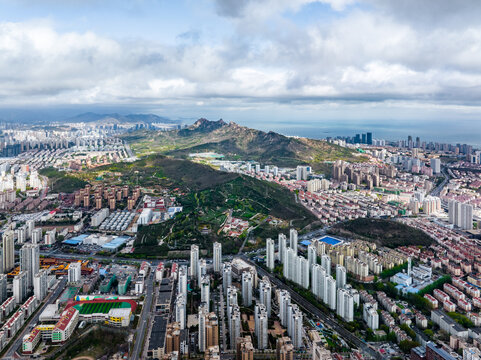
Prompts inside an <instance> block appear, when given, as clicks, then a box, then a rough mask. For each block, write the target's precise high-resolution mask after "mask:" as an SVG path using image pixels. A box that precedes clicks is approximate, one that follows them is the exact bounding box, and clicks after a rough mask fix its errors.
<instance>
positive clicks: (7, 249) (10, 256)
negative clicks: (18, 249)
mask: <svg viewBox="0 0 481 360" xmlns="http://www.w3.org/2000/svg"><path fill="white" fill-rule="evenodd" d="M2 246H3V256H2V262H3V272H4V273H7V272H9V271H10V270H12V269H13V266H14V265H15V247H14V239H13V231H11V230H8V231H5V232H4V233H3V235H2Z"/></svg>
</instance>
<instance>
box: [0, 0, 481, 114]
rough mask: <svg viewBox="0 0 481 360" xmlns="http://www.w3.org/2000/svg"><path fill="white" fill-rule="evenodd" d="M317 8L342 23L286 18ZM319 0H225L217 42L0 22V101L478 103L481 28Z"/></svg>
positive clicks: (195, 33)
mask: <svg viewBox="0 0 481 360" xmlns="http://www.w3.org/2000/svg"><path fill="white" fill-rule="evenodd" d="M316 1H317V2H322V3H324V4H328V5H329V6H331V7H332V9H333V10H334V11H338V12H339V13H340V14H341V16H339V17H334V18H332V19H331V20H330V21H328V22H320V21H319V22H310V23H309V24H302V23H299V22H297V23H296V22H294V21H291V20H289V18H288V17H285V16H283V13H284V12H285V11H293V12H296V11H300V10H302V8H303V6H305V5H306V4H308V3H311V2H316ZM316 1H314V0H259V1H254V0H243V1H229V0H222V1H221V0H218V1H216V2H215V5H216V8H215V9H216V11H217V13H218V14H220V15H221V16H222V17H224V19H226V18H227V19H228V20H227V21H228V24H229V25H228V26H231V28H230V29H229V30H231V31H229V32H226V33H228V34H229V35H225V36H224V37H222V38H221V41H218V42H216V43H212V42H209V41H208V39H206V38H203V35H202V34H203V32H202V31H200V30H197V29H192V28H190V29H186V31H185V32H183V33H181V34H179V35H178V36H177V39H176V40H177V44H163V43H161V42H152V41H147V40H142V39H136V40H135V41H132V40H123V39H112V38H109V37H108V36H102V35H99V34H97V33H94V32H75V31H70V32H69V31H59V30H58V29H56V28H55V26H53V25H52V24H51V23H48V22H18V23H13V22H8V23H7V22H4V23H0V82H1V84H2V86H1V87H0V104H2V105H5V104H7V105H11V104H13V105H15V104H28V103H35V104H45V103H48V104H95V103H107V104H125V103H133V104H164V103H179V104H181V103H191V104H193V105H196V106H199V104H201V105H203V106H206V105H208V104H212V103H216V104H219V103H223V106H226V107H229V106H231V105H232V104H235V106H241V105H240V104H242V103H243V102H244V103H245V104H248V105H246V106H253V105H252V104H253V103H254V102H258V103H262V102H265V103H272V102H278V103H286V102H289V103H298V102H299V103H302V104H303V106H306V104H316V103H318V102H330V103H342V102H349V101H356V102H363V101H366V102H369V103H373V102H389V101H397V102H399V103H402V104H406V103H410V102H416V103H419V102H424V103H430V104H436V106H438V105H443V104H450V105H452V106H455V105H459V106H464V105H470V106H478V107H479V106H480V105H481V104H480V103H479V99H480V98H481V46H479V44H481V24H478V23H476V22H472V23H470V22H469V21H468V22H467V23H466V24H465V25H463V24H462V23H456V26H451V27H450V26H442V24H441V25H440V24H433V25H430V26H428V24H427V21H424V20H423V21H424V22H423V21H421V20H420V22H423V23H422V24H419V23H418V22H417V21H416V20H415V16H414V15H413V16H411V15H410V14H415V13H416V12H421V13H425V12H428V10H429V9H428V5H427V3H428V2H425V1H423V0H419V1H416V2H415V1H410V0H408V1H405V2H399V1H381V0H379V1H378V0H366V1H367V3H362V4H360V1H354V0H316ZM467 2H469V1H467ZM439 3H440V7H439V8H437V9H435V10H433V11H435V12H437V14H438V15H437V16H438V17H440V18H445V19H448V20H446V23H449V21H454V20H453V18H452V17H450V16H449V12H452V13H453V14H454V15H453V16H454V17H458V16H461V17H463V16H464V15H459V14H465V13H467V12H469V10H468V7H466V6H459V7H456V8H454V7H453V6H454V5H452V3H453V2H450V1H447V0H446V1H444V0H440V2H439ZM457 3H458V2H457ZM353 4H358V5H359V4H360V5H363V6H360V7H357V6H354V7H352V8H351V7H350V6H351V5H353ZM401 4H402V5H401ZM473 6H475V5H474V4H473ZM426 16H427V15H426ZM430 21H431V20H430ZM432 21H433V22H434V20H432ZM403 106H405V105H403Z"/></svg>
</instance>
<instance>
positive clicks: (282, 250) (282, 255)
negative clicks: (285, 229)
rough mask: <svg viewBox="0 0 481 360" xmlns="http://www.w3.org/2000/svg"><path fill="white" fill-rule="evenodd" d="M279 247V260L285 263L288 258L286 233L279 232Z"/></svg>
mask: <svg viewBox="0 0 481 360" xmlns="http://www.w3.org/2000/svg"><path fill="white" fill-rule="evenodd" d="M278 245H279V246H278V248H279V262H280V263H281V264H284V262H285V260H286V248H287V238H286V235H284V234H279V238H278Z"/></svg>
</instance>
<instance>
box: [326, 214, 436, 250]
mask: <svg viewBox="0 0 481 360" xmlns="http://www.w3.org/2000/svg"><path fill="white" fill-rule="evenodd" d="M330 231H331V233H333V234H335V235H340V236H344V237H352V238H358V239H362V240H368V241H373V242H375V243H376V244H378V245H380V246H387V247H390V248H395V247H398V246H409V245H421V246H429V245H431V244H432V243H433V239H432V238H431V237H430V236H429V235H427V234H425V233H424V232H422V231H421V230H418V229H415V228H413V227H410V226H408V225H405V224H402V223H400V222H397V221H394V220H384V219H371V218H360V219H355V220H351V221H347V222H342V223H338V224H336V225H334V227H332V228H331V230H330Z"/></svg>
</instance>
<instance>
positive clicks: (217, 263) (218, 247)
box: [212, 242, 222, 273]
mask: <svg viewBox="0 0 481 360" xmlns="http://www.w3.org/2000/svg"><path fill="white" fill-rule="evenodd" d="M212 262H213V265H214V272H216V273H220V270H221V266H222V244H221V243H218V242H215V243H214V258H213V261H212Z"/></svg>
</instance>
